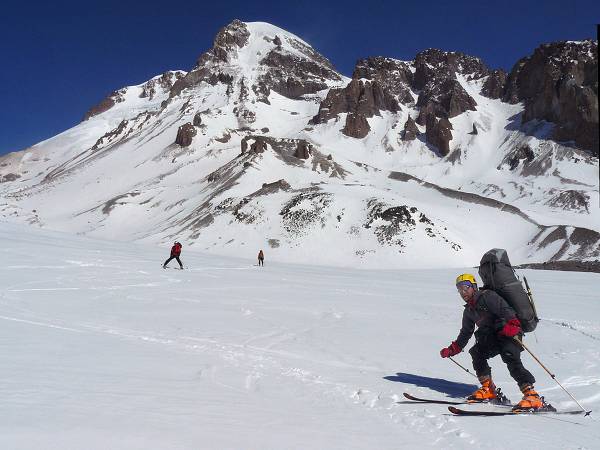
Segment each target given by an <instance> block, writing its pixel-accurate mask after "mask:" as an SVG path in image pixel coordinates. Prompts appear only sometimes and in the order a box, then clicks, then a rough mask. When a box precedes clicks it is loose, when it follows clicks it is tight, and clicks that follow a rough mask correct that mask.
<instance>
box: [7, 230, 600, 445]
mask: <svg viewBox="0 0 600 450" xmlns="http://www.w3.org/2000/svg"><path fill="white" fill-rule="evenodd" d="M0 238H1V239H2V242H3V244H2V246H1V249H2V250H1V251H2V256H3V258H2V259H3V262H4V264H3V266H2V268H0V283H1V286H2V290H1V291H0V292H1V293H0V295H1V297H0V305H1V312H0V322H1V326H0V346H1V354H2V364H1V369H0V380H1V382H0V389H1V396H2V402H1V403H0V416H1V417H2V420H1V421H0V448H3V449H9V448H10V449H14V450H16V449H32V448H44V449H61V450H64V449H82V448H85V449H107V448H110V449H167V448H168V449H199V448H231V449H239V448H247V449H250V448H256V449H266V448H298V449H300V448H301V449H306V448H339V449H350V448H357V449H358V448H360V449H366V448H380V449H383V448H415V447H417V446H419V447H437V448H514V446H515V445H516V444H515V443H517V445H518V446H519V447H520V448H545V449H548V448H561V449H562V448H597V447H598V443H599V442H600V431H598V427H597V424H596V423H594V420H593V419H590V418H583V417H579V416H552V417H548V416H545V417H541V416H538V417H500V418H487V419H481V418H459V417H452V416H450V415H448V413H447V410H446V409H445V407H444V406H442V405H429V406H423V405H411V404H398V403H396V402H397V401H400V400H401V399H402V392H403V391H409V392H412V393H415V394H421V395H423V396H428V397H439V398H443V397H445V396H446V395H448V396H460V395H463V394H464V393H465V392H468V391H469V390H470V389H471V387H472V386H470V385H472V384H473V381H474V379H473V378H471V377H470V376H469V375H468V374H467V373H465V372H462V371H461V370H460V369H458V368H457V367H456V366H454V365H453V364H452V363H451V362H450V361H448V360H442V359H441V358H440V357H439V354H438V351H439V349H440V347H442V346H443V345H446V344H448V343H449V342H450V341H451V340H452V339H454V338H455V336H456V334H457V331H458V328H459V324H460V315H461V309H462V308H461V300H460V299H459V298H458V296H457V294H456V292H455V290H454V288H453V279H454V276H455V275H456V271H451V270H422V271H389V272H385V271H377V272H375V271H366V270H364V271H361V270H352V269H342V268H329V267H316V266H315V267H311V266H306V265H305V266H301V265H291V264H285V265H284V264H277V265H271V264H270V261H269V259H268V258H269V254H268V253H267V260H266V266H265V267H264V268H259V267H257V266H255V265H254V261H252V260H243V259H232V258H225V257H215V256H207V255H203V254H197V253H196V254H190V253H186V252H185V249H184V252H183V254H182V259H183V261H184V263H185V264H186V266H187V270H184V271H179V270H175V269H167V270H163V269H161V267H160V264H161V263H162V261H163V259H164V257H165V256H166V255H165V254H164V251H163V250H160V249H157V248H154V247H145V246H142V245H133V244H127V243H116V242H109V241H96V240H91V239H88V238H82V237H73V236H69V235H64V234H60V233H53V232H46V231H35V232H34V231H33V230H32V229H30V228H25V229H22V228H18V227H16V226H13V225H9V224H5V223H2V224H0ZM465 270H466V269H465ZM524 273H525V274H526V275H527V277H528V280H529V281H530V284H531V285H532V287H533V289H534V291H535V292H534V293H535V297H536V299H537V302H538V308H539V310H540V313H541V316H542V318H543V321H542V322H541V323H540V326H539V329H538V331H537V332H536V335H535V337H534V336H530V337H529V338H528V339H527V343H528V344H529V345H530V347H531V349H532V350H533V351H534V352H536V353H537V355H538V356H539V357H540V358H541V359H542V361H543V362H544V363H545V364H546V365H547V366H548V367H550V368H551V369H552V370H553V371H554V372H555V373H556V374H557V377H558V379H559V380H560V381H561V382H562V383H563V384H564V386H566V387H567V388H568V389H569V390H570V391H571V392H572V393H573V394H574V395H575V396H576V397H577V398H578V399H579V400H580V401H581V402H582V403H583V404H584V405H585V407H586V408H589V409H598V406H599V404H600V365H599V362H600V352H599V345H598V344H599V341H600V323H599V320H600V319H599V317H600V303H599V302H598V298H597V294H596V293H597V287H598V275H597V274H582V273H565V272H545V271H524ZM457 358H458V360H459V361H460V362H461V363H463V364H465V365H467V366H469V367H470V363H469V358H468V355H466V354H461V355H459V356H458V357H457ZM524 361H525V364H526V366H527V367H528V368H530V369H531V370H532V371H533V373H534V374H535V376H536V377H537V378H538V383H537V387H538V388H539V390H540V391H541V392H542V394H544V395H545V396H546V397H547V398H548V399H549V400H550V401H551V402H552V403H553V404H554V405H555V406H556V407H558V408H559V409H573V408H575V405H574V403H573V402H572V401H570V399H569V398H568V397H567V396H566V394H564V393H563V392H562V391H561V390H560V389H559V388H558V387H557V386H556V385H555V383H554V382H553V381H552V380H551V379H550V377H549V376H548V375H547V374H545V373H544V372H543V371H542V369H541V368H540V367H539V366H537V365H536V364H535V362H533V360H532V359H531V358H530V357H529V356H527V355H524ZM493 370H494V375H495V380H496V383H497V384H498V385H500V386H501V387H502V388H503V389H504V390H505V392H506V393H507V394H508V395H509V396H510V397H511V398H512V399H513V400H516V399H517V398H518V390H517V387H516V385H515V383H514V382H513V381H512V380H511V379H510V377H509V375H508V373H507V370H506V368H505V367H504V366H503V364H502V363H501V362H500V361H499V358H496V359H494V360H493Z"/></svg>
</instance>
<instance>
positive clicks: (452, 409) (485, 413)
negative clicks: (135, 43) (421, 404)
mask: <svg viewBox="0 0 600 450" xmlns="http://www.w3.org/2000/svg"><path fill="white" fill-rule="evenodd" d="M448 410H449V411H450V412H451V413H452V414H454V415H456V416H523V415H536V414H585V413H584V412H583V411H581V410H576V411H549V410H547V411H529V410H523V411H513V410H510V411H467V410H464V409H459V408H456V407H454V406H448ZM586 415H587V414H586Z"/></svg>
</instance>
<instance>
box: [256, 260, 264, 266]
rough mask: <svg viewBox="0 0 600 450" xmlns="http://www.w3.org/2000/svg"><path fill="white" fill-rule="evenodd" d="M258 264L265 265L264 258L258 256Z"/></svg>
mask: <svg viewBox="0 0 600 450" xmlns="http://www.w3.org/2000/svg"><path fill="white" fill-rule="evenodd" d="M258 265H259V266H264V265H265V258H258Z"/></svg>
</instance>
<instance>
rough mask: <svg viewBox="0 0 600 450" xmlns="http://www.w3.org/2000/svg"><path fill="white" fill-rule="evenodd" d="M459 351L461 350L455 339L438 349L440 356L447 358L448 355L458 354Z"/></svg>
mask: <svg viewBox="0 0 600 450" xmlns="http://www.w3.org/2000/svg"><path fill="white" fill-rule="evenodd" d="M460 352H462V348H460V347H459V346H458V344H457V343H456V341H452V344H450V345H449V346H448V347H446V348H443V349H441V350H440V356H441V357H442V358H448V357H449V356H454V355H458V354H459V353H460Z"/></svg>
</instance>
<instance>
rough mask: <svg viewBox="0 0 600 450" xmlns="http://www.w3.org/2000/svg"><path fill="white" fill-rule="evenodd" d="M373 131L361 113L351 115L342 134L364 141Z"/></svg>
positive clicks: (347, 117)
mask: <svg viewBox="0 0 600 450" xmlns="http://www.w3.org/2000/svg"><path fill="white" fill-rule="evenodd" d="M369 131H371V127H370V126H369V122H368V121H367V118H366V117H365V116H364V115H363V114H361V113H349V114H348V115H347V116H346V125H344V128H342V133H344V134H345V135H346V136H350V137H353V138H356V139H362V138H364V137H365V136H366V135H367V134H369Z"/></svg>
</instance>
